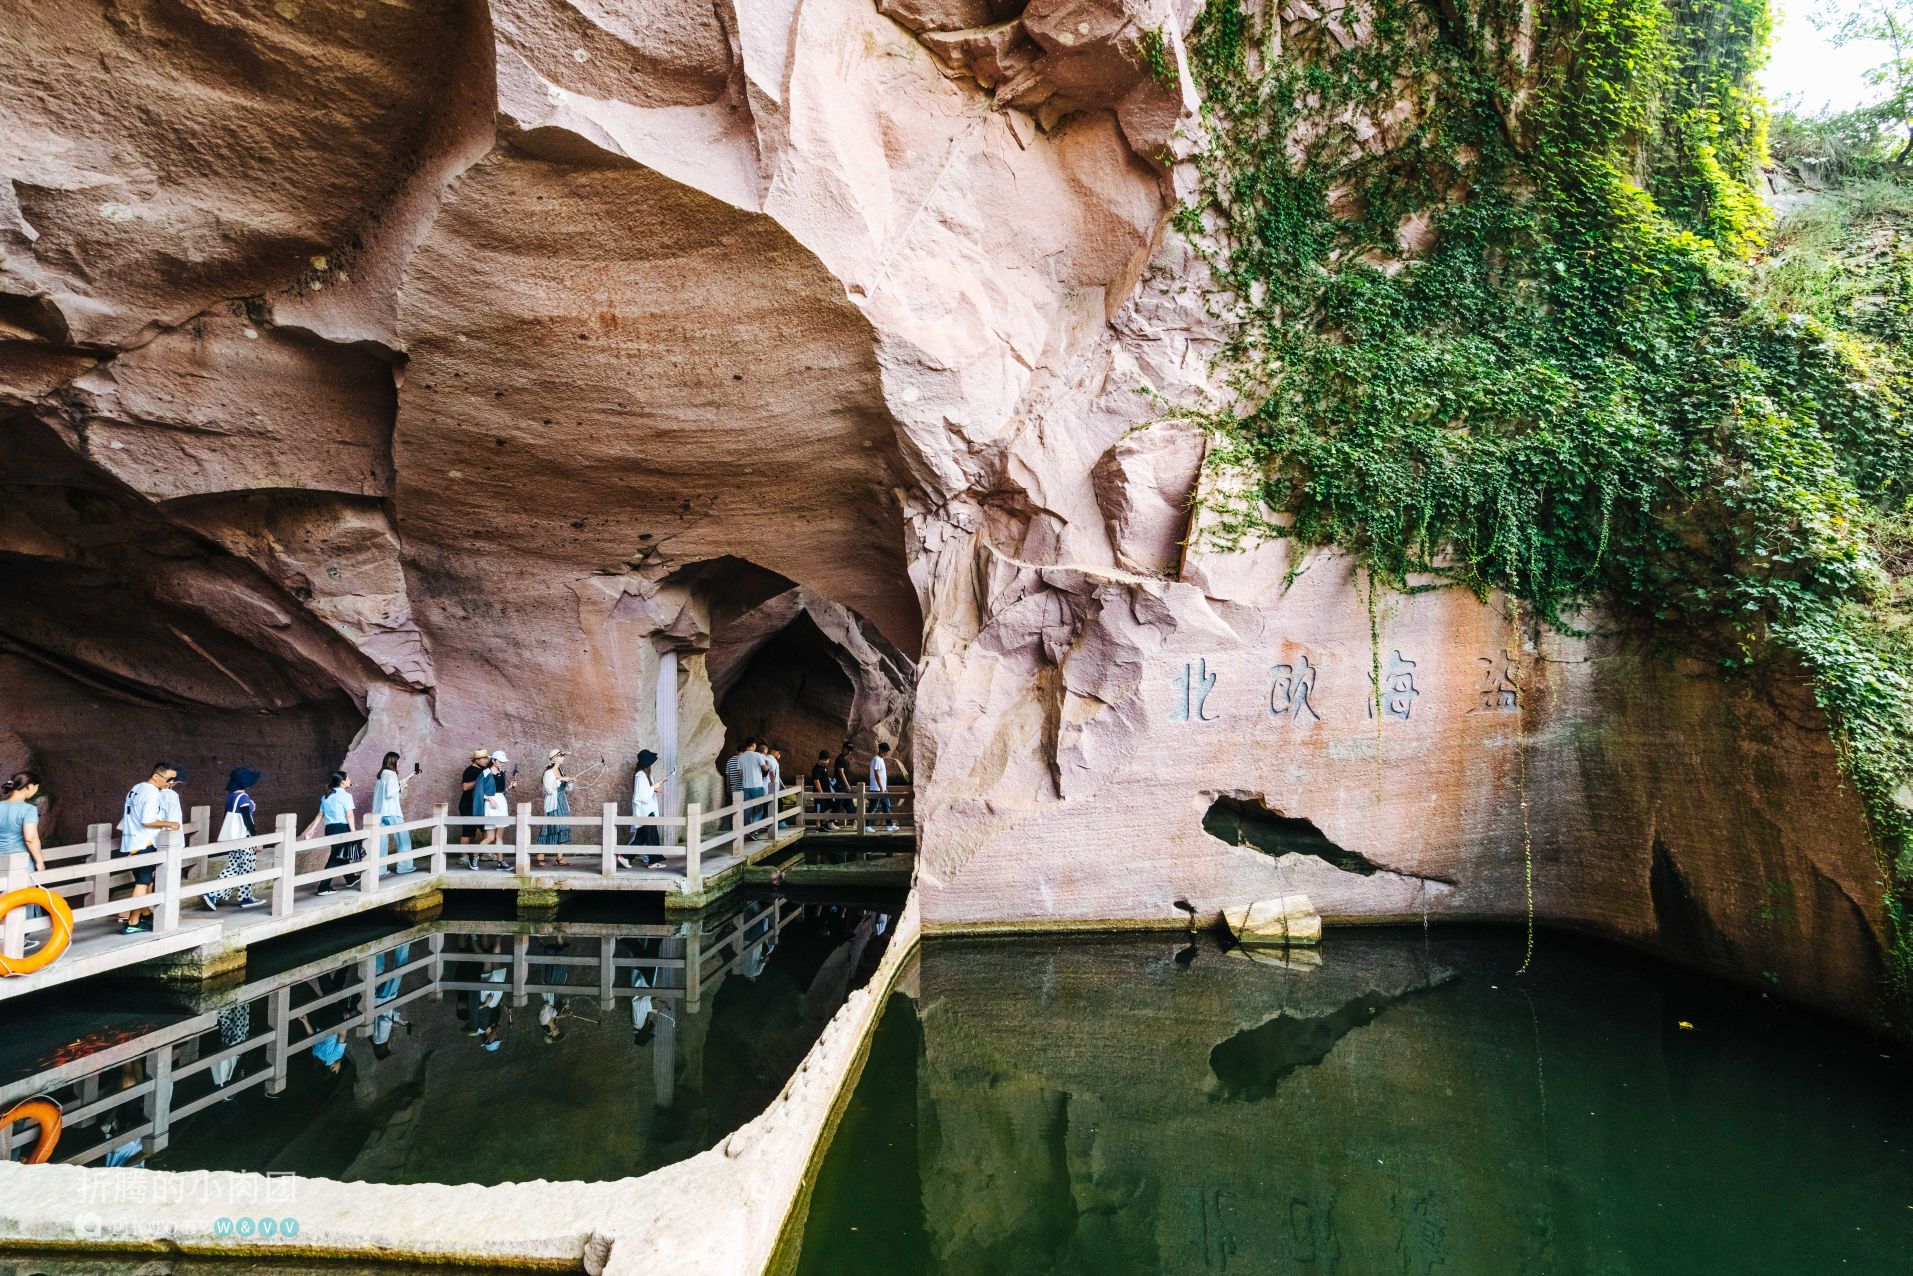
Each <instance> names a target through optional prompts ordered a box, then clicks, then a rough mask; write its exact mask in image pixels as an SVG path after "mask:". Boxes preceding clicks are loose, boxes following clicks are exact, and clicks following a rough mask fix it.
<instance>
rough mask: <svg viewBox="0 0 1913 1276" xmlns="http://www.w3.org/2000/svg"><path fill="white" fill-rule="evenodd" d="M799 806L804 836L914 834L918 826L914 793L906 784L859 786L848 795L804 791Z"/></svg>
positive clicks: (847, 793) (840, 792)
mask: <svg viewBox="0 0 1913 1276" xmlns="http://www.w3.org/2000/svg"><path fill="white" fill-rule="evenodd" d="M802 806H803V811H804V815H803V827H804V831H805V832H806V833H818V834H833V833H840V834H848V835H850V836H854V837H869V836H874V835H877V834H884V833H903V832H915V831H916V827H917V802H916V793H915V791H914V790H913V789H912V788H911V787H910V786H909V785H907V784H893V785H891V786H890V787H889V788H888V789H881V790H873V789H871V788H870V786H869V785H866V784H859V785H858V786H857V787H856V788H854V789H851V790H850V791H848V792H843V791H834V792H829V793H820V792H818V791H817V790H815V789H805V790H804V794H803V802H802Z"/></svg>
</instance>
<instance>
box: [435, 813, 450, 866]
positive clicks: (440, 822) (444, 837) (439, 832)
mask: <svg viewBox="0 0 1913 1276" xmlns="http://www.w3.org/2000/svg"><path fill="white" fill-rule="evenodd" d="M451 810H452V808H451V804H450V803H448V802H437V803H434V804H433V806H432V876H434V877H439V876H442V875H443V874H444V872H445V844H446V842H447V841H449V840H450V837H449V834H450V833H451V830H450V829H448V828H446V827H445V819H446V817H447V816H448V815H450V814H451Z"/></svg>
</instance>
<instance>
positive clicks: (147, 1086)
mask: <svg viewBox="0 0 1913 1276" xmlns="http://www.w3.org/2000/svg"><path fill="white" fill-rule="evenodd" d="M888 924H889V914H887V913H885V912H881V911H875V910H867V909H863V908H856V907H848V906H838V905H819V904H814V903H801V902H798V901H795V900H791V899H786V898H770V899H759V900H743V901H739V902H736V903H735V904H734V906H732V907H730V908H728V909H726V910H724V911H722V912H717V913H711V914H704V915H700V917H699V918H697V919H695V920H692V921H688V922H683V923H672V924H655V925H634V924H621V923H608V922H559V923H553V924H549V925H543V926H535V925H530V924H526V923H520V922H513V921H497V922H471V921H463V922H434V923H428V924H425V925H420V926H416V927H413V928H411V929H408V930H404V931H400V932H396V933H393V934H388V935H385V936H382V937H380V938H379V939H377V940H373V941H369V942H365V943H360V944H358V945H356V946H353V947H351V948H348V949H345V950H343V951H339V952H334V953H330V954H328V955H326V956H324V957H321V958H317V959H314V960H311V961H307V962H305V963H303V964H301V965H298V966H296V967H294V968H293V969H290V970H286V971H282V972H279V973H276V974H272V975H269V976H263V977H261V978H258V979H255V980H251V981H248V982H247V983H245V984H244V985H242V986H240V987H239V988H236V989H233V990H231V991H229V992H227V993H224V994H222V995H220V996H218V997H217V998H216V999H214V1000H210V1001H207V1002H205V1003H202V1004H199V1005H196V1006H195V1007H194V1008H193V1012H192V1013H190V1014H186V1015H180V1016H175V1017H172V1018H170V1020H167V1021H164V1022H162V1023H160V1024H159V1025H158V1026H154V1025H153V1023H152V1020H153V1018H154V1016H153V1014H152V1012H151V1011H150V1010H136V1011H134V1012H131V1013H130V1014H124V1015H119V1016H112V1015H109V1016H105V1017H104V1019H103V1021H102V1022H101V1023H100V1024H99V1025H97V1028H96V1030H95V1031H94V1032H91V1033H88V1034H85V1035H83V1036H80V1037H74V1038H69V1039H67V1040H58V1039H56V1043H55V1045H54V1046H53V1048H51V1049H46V1048H44V1047H42V1048H40V1049H39V1054H40V1056H41V1057H39V1058H37V1059H35V1060H33V1061H32V1062H27V1061H24V1060H13V1061H11V1062H0V1076H6V1077H8V1078H9V1080H8V1081H7V1083H6V1084H5V1085H4V1087H0V1110H5V1109H8V1108H12V1107H13V1106H14V1105H15V1104H17V1103H20V1102H22V1101H25V1100H31V1099H34V1098H50V1099H52V1100H54V1101H56V1102H57V1103H58V1104H59V1106H60V1109H61V1122H60V1130H59V1134H58V1140H57V1143H56V1144H55V1145H54V1147H53V1150H52V1156H51V1159H52V1160H54V1161H57V1162H66V1163H72V1164H82V1165H104V1166H133V1165H142V1164H152V1165H156V1166H160V1167H163V1168H168V1169H200V1168H206V1169H250V1170H267V1171H290V1172H295V1173H301V1174H316V1175H325V1176H329V1177H335V1178H344V1179H364V1180H369V1181H379V1182H503V1181H508V1180H521V1179H530V1178H541V1177H542V1178H613V1177H622V1176H626V1175H631V1174H640V1173H644V1172H646V1171H647V1170H650V1169H652V1168H655V1167H656V1166H658V1165H661V1164H666V1163H668V1162H670V1161H673V1160H677V1159H680V1158H681V1157H684V1156H689V1155H692V1154H694V1153H696V1152H697V1151H700V1150H702V1149H703V1148H704V1147H708V1146H710V1145H711V1144H712V1143H714V1142H715V1141H716V1140H717V1139H718V1138H721V1137H722V1136H723V1135H724V1134H726V1133H728V1132H729V1131H730V1130H731V1129H734V1128H736V1126H737V1125H739V1124H742V1123H743V1122H744V1121H746V1120H748V1119H750V1117H752V1116H754V1115H755V1114H756V1113H757V1112H758V1111H760V1110H761V1109H762V1108H763V1106H764V1105H765V1104H766V1103H767V1102H768V1101H769V1100H770V1099H771V1098H772V1097H774V1096H775V1094H776V1092H777V1090H778V1089H779V1088H781V1086H782V1085H783V1083H784V1081H785V1080H786V1079H787V1078H788V1076H789V1074H790V1072H791V1070H792V1069H793V1068H794V1067H795V1066H796V1064H797V1062H798V1061H799V1060H800V1059H801V1058H802V1056H803V1054H804V1052H805V1051H806V1050H807V1049H808V1048H809V1045H810V1043H811V1042H812V1041H814V1040H815V1038H816V1035H817V1033H818V1032H819V1031H820V1030H821V1028H822V1025H823V1023H824V1022H825V1021H827V1020H828V1018H829V1017H830V1015H831V1014H832V1013H834V1012H835V1010H836V1008H837V1007H838V1006H839V1005H841V1004H842V1001H843V999H844V997H845V996H847V995H848V993H849V992H850V991H851V990H852V989H853V988H855V987H857V986H858V985H859V984H861V983H862V982H863V980H864V979H866V978H868V976H869V973H870V971H871V970H873V969H874V968H875V965H876V962H877V960H878V958H879V956H880V955H881V948H882V937H883V935H884V933H885V932H886V931H887V929H888ZM120 1020H128V1021H130V1022H131V1023H132V1025H133V1026H132V1027H131V1028H124V1027H122V1026H121V1023H120V1022H119V1021H120ZM37 1134H38V1131H37V1129H36V1127H35V1126H34V1125H33V1124H30V1123H26V1122H16V1123H15V1124H14V1125H13V1126H11V1127H10V1128H8V1129H7V1130H5V1131H0V1155H5V1156H8V1157H10V1158H12V1159H15V1160H20V1159H26V1158H28V1157H29V1156H31V1155H33V1153H34V1150H35V1145H36V1142H37Z"/></svg>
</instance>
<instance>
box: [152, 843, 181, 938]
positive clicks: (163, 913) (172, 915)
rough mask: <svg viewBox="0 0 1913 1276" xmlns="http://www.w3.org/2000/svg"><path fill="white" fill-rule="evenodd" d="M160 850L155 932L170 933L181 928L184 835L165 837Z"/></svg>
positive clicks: (154, 912) (154, 906)
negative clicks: (180, 901)
mask: <svg viewBox="0 0 1913 1276" xmlns="http://www.w3.org/2000/svg"><path fill="white" fill-rule="evenodd" d="M164 841H165V843H166V846H165V849H164V850H162V851H161V852H160V860H159V882H158V884H157V885H156V886H155V887H154V889H153V932H154V933H155V934H158V935H166V934H170V933H171V932H173V931H176V930H178V929H179V890H180V867H181V863H180V862H181V860H182V859H183V858H184V856H185V854H186V839H185V838H184V837H168V838H165V839H164Z"/></svg>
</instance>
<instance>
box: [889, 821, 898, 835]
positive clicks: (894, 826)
mask: <svg viewBox="0 0 1913 1276" xmlns="http://www.w3.org/2000/svg"><path fill="white" fill-rule="evenodd" d="M890 831H891V832H892V833H895V832H896V831H897V822H896V821H895V820H892V821H890Z"/></svg>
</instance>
